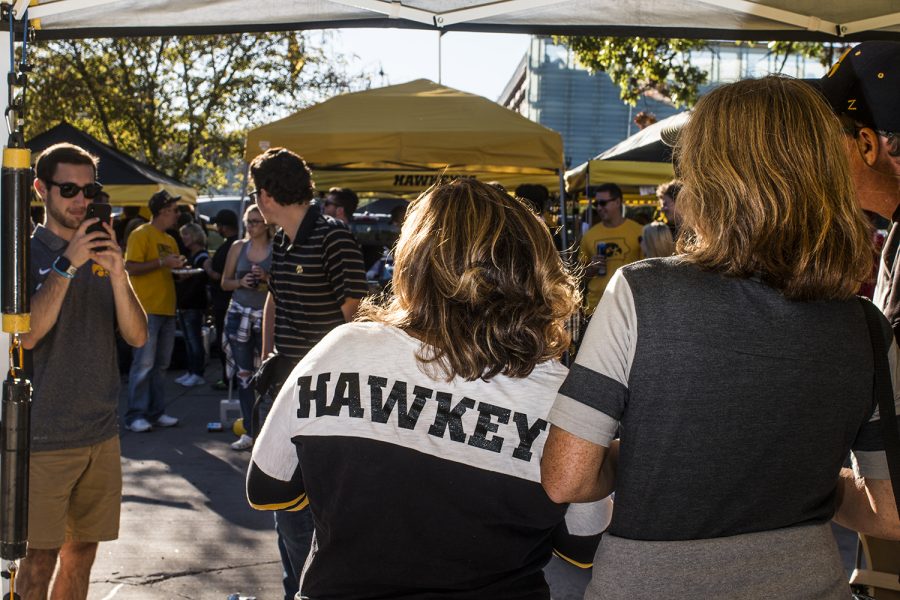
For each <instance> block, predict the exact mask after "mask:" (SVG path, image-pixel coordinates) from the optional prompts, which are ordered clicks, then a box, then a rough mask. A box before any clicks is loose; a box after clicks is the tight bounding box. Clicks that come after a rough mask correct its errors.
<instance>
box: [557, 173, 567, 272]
mask: <svg viewBox="0 0 900 600" xmlns="http://www.w3.org/2000/svg"><path fill="white" fill-rule="evenodd" d="M563 173H564V171H563V170H562V169H560V171H559V225H560V228H561V233H560V242H561V243H562V251H563V253H564V255H565V253H567V252H568V251H569V220H568V218H566V180H565V176H564V175H563Z"/></svg>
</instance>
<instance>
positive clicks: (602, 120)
mask: <svg viewBox="0 0 900 600" xmlns="http://www.w3.org/2000/svg"><path fill="white" fill-rule="evenodd" d="M692 62H693V64H695V65H696V66H698V67H701V68H703V69H704V70H706V71H707V72H708V73H709V81H710V83H709V84H708V86H709V87H713V86H715V85H719V84H721V83H726V82H729V81H736V80H738V79H741V78H745V77H754V76H755V77H759V76H762V75H766V74H768V73H774V72H781V73H784V74H786V75H791V76H793V77H803V78H813V77H815V78H818V77H821V76H822V75H824V73H825V68H824V67H823V66H822V65H820V64H819V63H818V62H817V61H815V60H810V59H805V58H802V57H799V56H795V57H791V58H789V59H788V60H784V59H783V58H776V57H773V56H771V55H769V52H768V48H767V47H766V45H765V44H746V43H745V44H736V43H732V42H716V43H713V44H712V46H711V48H710V50H707V51H703V52H701V53H699V54H698V55H697V56H692ZM497 102H498V103H499V104H501V105H503V106H505V107H507V108H509V109H512V110H515V111H517V112H519V113H520V114H522V115H524V116H525V117H527V118H529V119H531V120H532V121H535V122H537V123H540V124H541V125H544V126H545V127H550V128H551V129H555V130H556V131H558V132H559V133H560V134H561V135H562V138H563V144H564V152H565V157H566V161H567V165H568V166H576V165H579V164H581V163H583V162H585V161H587V160H589V159H590V158H592V157H594V156H596V155H597V154H599V153H600V152H602V151H604V150H606V149H608V148H611V147H612V146H614V145H616V144H617V143H619V142H620V141H622V140H623V139H625V138H626V137H628V136H629V135H631V134H633V133H635V132H636V131H637V126H636V125H635V124H634V123H633V118H634V115H636V114H637V113H638V112H640V111H648V112H652V113H653V114H655V115H656V117H657V118H658V119H664V118H665V117H668V116H671V115H673V114H675V113H677V112H680V111H681V110H683V109H680V108H679V109H676V108H675V107H674V106H671V105H670V104H668V103H666V102H663V101H661V100H657V99H654V98H651V97H649V96H645V97H644V98H642V99H641V100H639V101H638V103H637V106H634V107H632V106H629V105H628V104H626V103H624V102H623V101H622V100H621V99H620V98H619V88H618V86H617V85H615V84H614V83H613V82H612V80H611V79H610V78H609V76H608V75H606V74H605V73H597V74H596V75H591V73H590V72H589V71H588V70H587V69H585V68H583V67H580V66H578V65H577V64H576V61H575V57H574V55H573V53H572V52H571V51H569V50H568V48H566V47H565V46H560V45H557V44H554V43H553V40H552V39H550V38H549V37H540V36H533V37H532V38H531V43H530V45H529V48H528V51H527V52H526V53H525V56H523V57H522V61H521V62H520V63H519V66H518V67H517V68H516V71H515V72H514V73H513V76H512V78H511V79H510V80H509V83H507V84H506V88H505V89H504V90H503V93H502V94H501V96H500V98H499V99H498V101H497Z"/></svg>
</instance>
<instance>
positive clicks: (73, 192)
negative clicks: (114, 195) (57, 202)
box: [48, 181, 103, 200]
mask: <svg viewBox="0 0 900 600" xmlns="http://www.w3.org/2000/svg"><path fill="white" fill-rule="evenodd" d="M48 183H49V184H50V185H55V186H56V187H58V188H59V195H60V196H62V197H63V198H74V197H75V196H77V195H78V192H81V193H83V194H84V197H85V198H87V199H88V200H92V199H93V198H96V197H97V194H99V193H100V191H101V190H102V189H103V185H102V184H100V183H96V182H95V183H88V184H87V185H78V184H77V183H72V182H67V183H56V182H55V181H50V182H48Z"/></svg>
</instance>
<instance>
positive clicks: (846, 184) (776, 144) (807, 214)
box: [675, 76, 872, 300]
mask: <svg viewBox="0 0 900 600" xmlns="http://www.w3.org/2000/svg"><path fill="white" fill-rule="evenodd" d="M675 160H676V163H677V165H678V171H679V175H680V178H681V181H682V184H683V186H682V189H681V193H680V194H679V195H678V210H679V213H680V215H681V220H682V224H683V225H684V226H685V227H686V228H687V229H688V230H689V232H688V234H687V235H682V236H681V237H680V238H679V240H678V251H679V252H682V253H684V254H685V255H686V256H685V257H684V258H685V260H687V261H689V262H693V263H695V264H697V265H699V266H701V267H704V268H707V269H711V270H716V271H719V272H722V273H724V274H727V275H733V276H737V277H751V276H753V275H759V276H761V278H762V279H763V280H764V281H766V282H767V283H768V284H769V285H772V286H773V287H775V288H776V289H779V290H781V291H782V293H783V294H784V295H785V296H786V297H787V298H790V299H793V300H829V299H842V298H849V297H851V296H853V294H854V293H855V292H856V290H857V289H858V288H859V285H860V283H861V282H862V281H864V280H865V279H866V278H867V276H868V274H869V271H870V270H871V268H872V266H871V256H872V242H871V237H870V236H869V233H868V226H867V223H866V220H865V218H864V216H863V213H862V211H861V210H860V209H859V206H858V205H857V203H856V200H855V196H854V190H853V183H852V181H851V178H850V167H849V165H848V163H847V155H846V151H845V148H844V140H843V137H842V134H841V128H840V125H839V123H838V120H837V118H836V117H835V116H834V114H833V113H832V112H831V109H830V108H829V107H828V105H827V104H825V101H824V100H823V99H822V98H821V97H820V95H819V93H818V92H817V91H815V90H814V89H813V88H812V87H810V86H809V85H807V84H806V83H803V82H801V81H798V80H793V79H790V78H787V77H782V76H768V77H763V78H761V79H748V80H744V81H739V82H737V83H732V84H729V85H725V86H722V87H720V88H717V89H715V90H713V91H712V92H710V93H709V94H707V95H706V96H704V97H703V98H701V99H700V102H698V103H697V106H696V108H695V109H694V112H693V114H692V115H691V120H690V122H689V123H688V124H687V125H686V126H685V128H684V130H683V131H682V133H681V135H680V136H679V138H678V143H677V145H676V147H675Z"/></svg>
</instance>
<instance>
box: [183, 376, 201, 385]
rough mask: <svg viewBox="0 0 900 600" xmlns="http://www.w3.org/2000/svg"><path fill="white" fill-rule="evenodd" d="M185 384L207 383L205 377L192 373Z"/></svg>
mask: <svg viewBox="0 0 900 600" xmlns="http://www.w3.org/2000/svg"><path fill="white" fill-rule="evenodd" d="M183 385H186V386H195V385H206V380H205V379H203V377H201V376H200V375H196V374H192V375H191V377H190V379H188V380H187V381H186V382H185V383H184V384H183Z"/></svg>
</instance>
